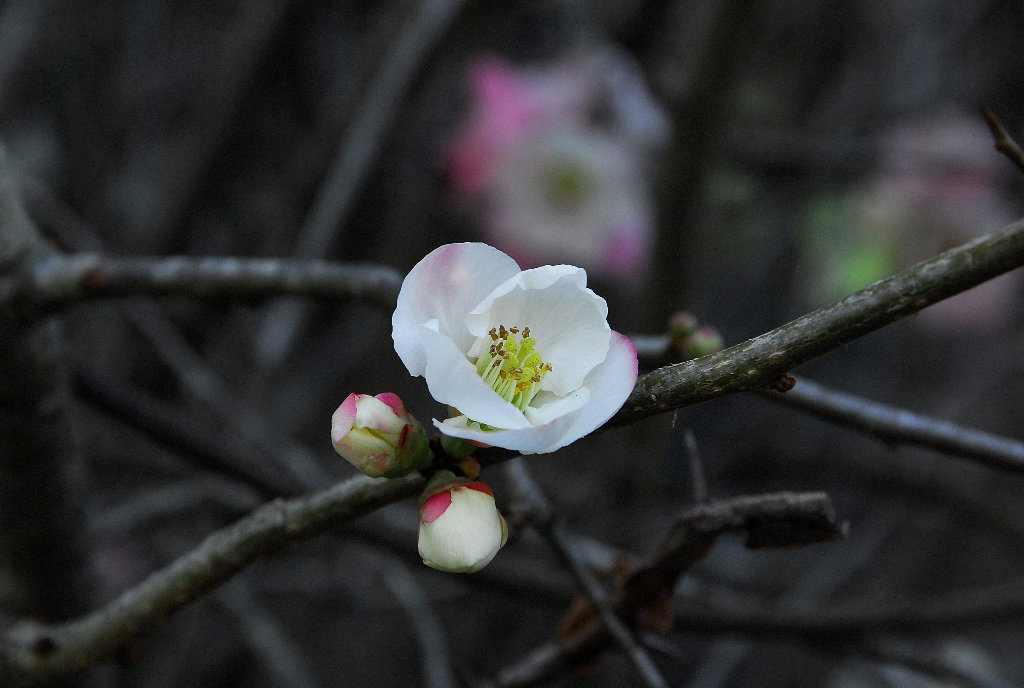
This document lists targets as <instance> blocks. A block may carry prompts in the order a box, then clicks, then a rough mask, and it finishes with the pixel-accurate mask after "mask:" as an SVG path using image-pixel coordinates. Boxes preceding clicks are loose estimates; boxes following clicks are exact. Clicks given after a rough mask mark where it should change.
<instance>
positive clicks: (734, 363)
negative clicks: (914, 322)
mask: <svg viewBox="0 0 1024 688" xmlns="http://www.w3.org/2000/svg"><path fill="white" fill-rule="evenodd" d="M1021 265H1024V221H1017V222H1015V223H1013V224H1011V225H1009V226H1007V227H1004V228H1003V229H1001V230H999V231H997V232H995V233H993V234H990V235H988V236H984V237H980V238H978V239H975V240H974V241H971V242H969V243H966V244H963V245H962V246H959V247H957V248H954V249H952V250H949V251H946V252H945V253H942V254H940V255H938V256H936V257H935V258H932V259H931V260H928V261H925V262H922V263H918V264H917V265H915V266H914V267H912V268H910V269H908V270H905V271H904V272H900V273H898V274H896V275H893V276H892V277H888V278H886V279H883V280H880V281H878V282H875V283H874V284H872V285H870V286H868V287H866V288H864V289H861V290H860V291H858V292H856V293H855V294H852V295H851V296H848V297H846V298H845V299H843V300H842V301H839V302H838V303H834V304H832V305H830V306H826V307H824V308H820V309H818V310H816V311H814V312H812V313H808V314H807V315H804V316H802V317H800V318H797V319H796V320H793V321H791V322H789V323H787V324H785V325H782V326H781V327H778V328H776V329H774V330H772V331H771V332H768V333H766V334H762V335H760V336H758V337H754V338H753V339H748V340H747V341H745V342H742V343H740V344H737V345H735V346H732V347H730V348H728V349H725V350H723V351H719V352H717V353H714V354H710V355H708V356H702V357H700V358H696V359H693V360H692V361H685V362H683V363H677V364H675V365H671V366H666V367H664V368H659V369H658V370H655V371H652V372H650V373H647V374H646V375H643V376H642V377H641V378H640V379H639V380H638V381H637V385H636V387H635V388H634V389H633V392H632V394H630V395H629V398H628V399H627V400H626V403H625V404H624V405H623V407H622V410H620V411H619V412H618V413H617V414H616V415H615V416H614V417H613V418H612V419H611V420H610V421H609V424H610V425H624V424H627V423H632V422H634V421H637V420H639V419H641V418H646V417H648V416H652V415H655V414H658V413H665V412H667V411H671V410H673V409H677V408H682V407H684V406H689V405H692V404H696V403H699V402H702V401H707V400H709V399H714V398H716V397H720V396H723V395H726V394H732V393H735V392H739V391H743V390H750V389H758V388H765V387H767V386H769V385H771V384H772V383H773V382H775V381H776V380H778V379H779V378H781V377H783V376H785V375H786V373H788V372H789V371H790V370H792V369H793V368H795V367H797V366H799V365H801V364H802V363H806V362H808V361H810V360H813V359H815V358H817V357H819V356H821V355H823V354H825V353H828V352H829V351H832V350H833V349H836V348H838V347H839V346H841V345H843V344H845V343H847V342H850V341H852V340H854V339H856V338H857V337H861V336H863V335H865V334H868V333H869V332H873V331H875V330H877V329H879V328H881V327H884V326H885V325H888V324H890V323H892V322H895V321H896V320H899V319H900V318H905V317H907V316H908V315H912V314H914V313H916V312H918V311H920V310H921V309H922V308H925V307H926V306H929V305H931V304H933V303H936V302H938V301H941V300H942V299H945V298H948V297H950V296H953V295H954V294H958V293H960V292H962V291H966V290H967V289H970V288H971V287H974V286H977V285H978V284H981V283H982V282H984V281H986V280H988V279H991V278H993V277H995V276H997V275H1000V274H1002V273H1004V272H1007V271H1009V270H1012V269H1014V268H1016V267H1019V266H1021Z"/></svg>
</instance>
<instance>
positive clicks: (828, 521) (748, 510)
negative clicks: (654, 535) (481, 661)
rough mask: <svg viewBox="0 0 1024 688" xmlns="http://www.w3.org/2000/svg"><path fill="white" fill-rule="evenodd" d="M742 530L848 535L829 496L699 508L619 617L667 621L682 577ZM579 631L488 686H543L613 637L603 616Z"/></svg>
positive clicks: (804, 540)
mask: <svg viewBox="0 0 1024 688" xmlns="http://www.w3.org/2000/svg"><path fill="white" fill-rule="evenodd" d="M734 530H747V533H748V534H747V545H748V546H750V547H764V546H768V547H775V546H782V547H788V546H799V545H804V544H809V543H811V542H823V541H827V540H832V539H835V538H837V537H842V535H843V533H844V527H843V526H842V525H841V524H839V523H837V522H836V521H835V517H834V514H833V513H832V508H831V505H830V503H829V500H828V498H827V497H826V496H825V495H824V494H821V493H791V492H782V493H777V494H766V495H755V496H750V497H737V498H735V499H729V500H724V501H720V502H712V503H710V504H701V505H697V506H694V507H692V508H691V509H688V510H687V511H685V512H684V513H683V514H681V515H680V516H679V518H677V519H676V521H675V522H674V523H673V524H672V526H671V528H670V529H669V531H668V533H667V534H666V535H665V537H664V538H663V539H662V541H661V543H660V544H659V545H658V547H656V549H655V551H654V553H653V555H652V557H651V558H650V559H649V560H648V563H647V564H646V565H644V566H641V567H638V568H637V569H636V570H634V571H633V572H632V573H631V574H629V575H628V576H627V577H626V578H625V579H624V580H623V581H622V582H621V584H620V586H619V588H618V589H617V590H616V591H615V595H614V597H615V600H616V604H615V611H616V614H618V615H623V616H625V618H627V619H640V618H642V617H645V616H646V617H650V618H658V617H660V616H661V615H662V614H663V613H665V611H667V610H666V609H664V608H665V606H666V605H667V602H668V601H669V599H670V598H671V593H672V591H673V590H674V589H675V587H676V583H677V581H678V579H679V576H680V575H681V574H682V573H683V572H685V571H686V570H687V569H688V568H689V567H690V566H692V565H693V564H695V563H696V562H697V561H700V560H701V559H702V558H703V557H705V556H706V555H707V554H708V552H709V551H710V550H711V547H712V546H713V545H714V542H715V540H716V539H717V538H718V536H719V535H721V534H723V533H726V532H729V531H734ZM574 628H575V630H574V632H573V633H571V634H570V635H568V636H567V637H563V638H560V639H559V640H558V642H552V643H549V644H545V645H542V646H540V647H538V648H536V649H535V650H533V651H532V652H530V653H528V654H527V655H526V656H525V657H524V658H523V659H522V660H521V661H519V662H517V663H516V664H514V665H511V666H508V667H505V668H503V669H502V670H501V671H500V672H499V673H498V675H497V676H496V677H495V678H494V679H493V680H492V681H491V682H489V683H488V684H487V685H488V686H500V687H501V688H513V687H517V686H531V685H535V684H537V683H539V682H541V681H543V680H546V679H548V678H550V677H552V676H554V675H556V674H557V673H558V672H560V671H561V670H562V668H564V667H565V666H568V665H571V663H572V662H573V660H574V659H575V658H576V657H579V656H581V655H583V654H585V653H588V652H592V651H594V650H596V649H598V648H600V647H602V646H603V645H604V644H605V643H607V642H608V640H609V637H608V636H607V634H605V633H603V628H604V627H603V626H602V624H601V623H599V622H598V621H597V620H596V619H591V620H589V622H588V619H586V618H580V619H579V621H578V622H577V623H576V624H575V626H574Z"/></svg>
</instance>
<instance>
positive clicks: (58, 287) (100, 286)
mask: <svg viewBox="0 0 1024 688" xmlns="http://www.w3.org/2000/svg"><path fill="white" fill-rule="evenodd" d="M401 285H402V275H401V274H399V273H398V272H397V271H396V270H393V269H391V268H387V267H383V266H374V265H357V264H341V263H331V262H328V261H316V260H292V259H274V258H190V257H187V256H172V257H169V258H114V257H104V256H100V255H96V254H80V255H75V256H51V257H48V258H46V259H44V260H40V261H37V262H35V263H33V264H32V265H31V267H30V268H29V269H28V270H26V271H23V272H21V273H15V274H9V275H4V276H3V277H0V308H4V307H12V306H18V307H20V308H21V309H22V310H23V311H25V312H28V313H29V314H33V313H36V314H38V313H41V312H45V311H47V310H52V309H54V308H57V307H59V306H64V305H67V304H69V303H73V302H76V301H83V300H86V299H96V298H108V297H114V296H134V295H147V296H188V297H192V298H196V297H198V298H231V299H236V300H237V299H244V298H253V297H267V296H279V295H287V294H292V295H300V296H306V297H313V298H323V299H366V300H368V301H370V302H373V303H377V304H379V305H380V306H381V307H382V308H388V309H390V308H394V305H395V300H396V299H397V296H398V290H399V288H400V287H401Z"/></svg>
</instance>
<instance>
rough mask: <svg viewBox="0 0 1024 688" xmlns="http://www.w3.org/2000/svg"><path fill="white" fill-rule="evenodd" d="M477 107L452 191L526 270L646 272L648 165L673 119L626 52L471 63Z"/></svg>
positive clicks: (455, 162) (454, 158) (453, 149)
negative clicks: (549, 266) (542, 61)
mask: <svg viewBox="0 0 1024 688" xmlns="http://www.w3.org/2000/svg"><path fill="white" fill-rule="evenodd" d="M469 81H470V88H471V92H472V105H471V107H470V111H469V114H468V116H467V118H466V121H465V122H464V124H463V126H462V128H461V129H460V130H459V132H458V133H457V135H456V136H455V138H454V139H453V141H452V142H451V144H450V145H449V147H448V149H447V151H446V158H447V163H448V170H449V173H450V179H451V184H452V188H453V190H454V191H455V192H456V193H457V194H458V195H459V196H460V198H461V199H462V200H464V201H466V202H467V203H468V205H469V207H470V209H471V210H472V212H473V213H474V214H475V215H476V217H477V219H478V220H479V222H480V224H481V227H482V230H483V232H484V234H485V235H486V238H487V239H488V240H489V241H490V242H491V243H493V244H495V245H497V246H499V247H500V248H501V249H503V250H504V251H506V252H508V253H509V255H512V256H513V257H515V259H516V260H517V261H519V262H520V264H521V265H523V266H524V267H533V266H537V265H541V264H544V263H562V262H570V263H574V264H578V265H581V266H583V267H585V268H588V269H589V270H591V271H593V272H596V273H599V274H602V275H604V276H606V277H611V278H616V279H627V278H633V277H637V276H640V275H641V274H642V273H643V271H644V270H645V269H646V267H647V264H648V260H649V254H650V246H651V243H652V241H651V235H652V233H653V227H654V212H653V207H652V199H651V192H650V179H649V177H650V167H649V161H650V160H651V159H652V156H653V154H654V153H656V151H657V149H658V147H659V146H661V145H662V144H663V143H664V141H665V140H666V138H667V136H668V122H667V119H666V117H665V115H664V113H663V112H662V110H661V109H660V108H659V107H658V106H657V104H656V103H655V102H654V100H653V99H652V98H651V96H650V95H649V94H648V92H647V89H646V86H645V85H644V83H643V80H642V75H641V74H640V72H639V69H637V68H636V67H635V66H634V65H633V64H632V63H631V62H630V61H629V60H628V59H627V58H626V57H625V56H623V55H621V54H619V53H615V52H611V51H600V52H591V53H585V54H576V55H573V56H571V57H569V58H567V59H565V60H562V61H559V62H557V63H553V64H550V65H548V66H546V67H543V68H540V67H537V68H533V69H525V68H516V67H513V66H511V65H509V64H507V63H505V62H503V61H502V60H501V59H499V58H495V57H488V58H483V59H480V60H477V61H476V62H474V63H473V64H471V66H470V70H469Z"/></svg>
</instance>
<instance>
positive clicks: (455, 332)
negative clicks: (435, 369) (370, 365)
mask: <svg viewBox="0 0 1024 688" xmlns="http://www.w3.org/2000/svg"><path fill="white" fill-rule="evenodd" d="M518 273H519V266H518V265H516V262H515V261H514V260H512V259H511V258H509V257H508V256H506V255H505V254H504V253H502V252H501V251H499V250H498V249H496V248H492V247H491V246H488V245H487V244H480V243H464V244H447V245H445V246H441V247H440V248H437V249H434V250H433V251H431V252H430V253H428V254H427V255H426V257H424V258H423V260H421V261H420V262H419V263H417V264H416V265H415V266H414V267H413V269H412V270H411V271H410V272H409V274H408V275H406V278H405V281H404V282H403V283H402V289H401V291H400V293H399V295H398V307H397V308H396V309H395V313H394V316H392V318H391V323H392V328H393V329H392V334H391V336H392V339H394V341H395V351H397V352H398V356H399V357H400V358H401V359H402V362H403V363H404V364H405V367H406V368H408V369H409V372H410V373H411V374H413V375H423V372H424V370H425V368H426V365H427V354H426V351H425V350H424V344H423V340H422V338H421V336H420V333H419V327H420V326H421V325H423V324H425V323H427V322H429V321H432V320H435V321H436V325H435V329H436V330H437V331H438V332H441V333H442V334H444V335H446V336H448V337H450V338H451V339H452V341H453V342H454V343H455V345H456V347H457V348H459V349H461V350H462V351H463V352H465V351H467V350H468V349H469V347H470V346H471V345H472V343H473V341H474V340H475V337H474V336H473V335H472V334H470V332H469V331H468V330H467V329H466V325H465V317H466V314H467V313H469V312H470V311H471V310H473V308H475V307H476V305H477V304H478V303H480V301H481V300H483V298H484V297H486V296H487V295H488V294H489V293H490V292H491V291H493V290H494V288H495V287H497V286H498V285H500V284H501V283H502V282H504V281H505V280H507V279H509V278H510V277H512V276H513V275H516V274H518Z"/></svg>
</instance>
